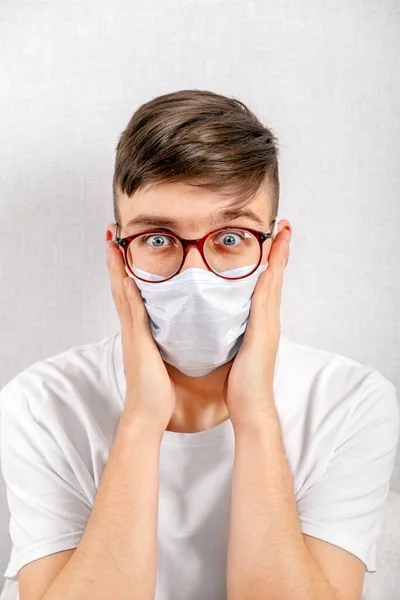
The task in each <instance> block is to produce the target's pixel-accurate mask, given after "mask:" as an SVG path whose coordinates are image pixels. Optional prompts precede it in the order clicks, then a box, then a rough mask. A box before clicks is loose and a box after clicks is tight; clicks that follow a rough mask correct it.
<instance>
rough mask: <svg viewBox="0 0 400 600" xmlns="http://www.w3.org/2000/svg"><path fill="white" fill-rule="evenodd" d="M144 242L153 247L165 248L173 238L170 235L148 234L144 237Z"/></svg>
mask: <svg viewBox="0 0 400 600" xmlns="http://www.w3.org/2000/svg"><path fill="white" fill-rule="evenodd" d="M143 243H145V244H147V245H148V246H150V247H151V248H164V247H165V246H169V245H170V244H171V243H172V240H171V238H170V237H169V236H168V235H160V234H155V235H148V236H145V237H144V239H143Z"/></svg>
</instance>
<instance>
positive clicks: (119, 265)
mask: <svg viewBox="0 0 400 600" xmlns="http://www.w3.org/2000/svg"><path fill="white" fill-rule="evenodd" d="M106 261H107V268H108V275H109V278H110V284H111V293H112V296H113V299H114V304H115V308H116V310H117V313H118V316H119V319H120V322H121V329H122V330H124V329H127V328H128V329H131V328H132V313H131V308H130V304H129V301H128V298H127V296H126V293H125V288H124V279H125V277H126V271H125V266H124V260H123V258H122V255H121V252H120V251H119V250H118V248H117V246H116V245H115V244H114V242H111V241H109V242H108V243H107V248H106Z"/></svg>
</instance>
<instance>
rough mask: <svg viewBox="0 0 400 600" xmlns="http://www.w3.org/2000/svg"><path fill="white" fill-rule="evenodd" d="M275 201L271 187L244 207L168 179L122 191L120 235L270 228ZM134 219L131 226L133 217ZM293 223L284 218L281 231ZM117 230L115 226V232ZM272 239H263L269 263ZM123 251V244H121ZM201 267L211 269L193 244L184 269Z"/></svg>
mask: <svg viewBox="0 0 400 600" xmlns="http://www.w3.org/2000/svg"><path fill="white" fill-rule="evenodd" d="M270 206H271V202H270V198H269V197H268V191H266V190H264V189H262V191H261V190H260V191H259V193H258V194H257V195H256V196H255V198H254V199H253V200H252V201H251V202H249V203H248V204H247V205H246V206H244V207H242V208H236V207H234V206H232V200H231V199H227V198H223V197H222V196H221V195H219V194H218V193H217V192H210V191H209V190H205V189H201V188H196V187H191V186H189V185H187V184H185V183H166V184H160V185H158V186H155V187H154V188H152V189H144V190H139V191H137V192H135V193H134V194H133V196H131V197H130V198H129V197H128V196H126V195H125V194H121V195H120V198H119V209H120V214H121V231H120V236H121V237H126V236H128V235H134V234H136V233H142V232H144V231H147V230H150V229H152V228H166V229H169V230H170V231H172V232H173V233H175V234H177V235H178V236H180V237H182V238H186V239H198V238H201V237H203V236H204V235H206V234H207V233H208V232H209V231H212V230H214V229H217V228H219V227H229V226H231V225H232V226H236V227H249V228H250V229H255V230H258V231H263V232H265V233H266V232H270V231H271V229H272V227H271V210H270ZM132 220H133V221H134V223H132V224H130V225H129V226H128V222H129V221H132ZM288 225H289V227H290V224H289V223H288V222H287V221H285V220H283V221H280V223H279V226H278V231H280V230H281V229H283V227H285V226H288ZM114 233H115V228H114V231H113V235H114ZM271 243H272V242H271V239H268V240H266V241H265V242H264V243H263V255H262V261H261V262H262V263H263V264H265V263H266V261H267V259H268V254H269V252H270V249H271ZM120 250H121V252H122V248H120ZM193 267H197V268H200V269H207V267H206V265H205V264H204V262H203V260H202V258H201V255H200V253H199V252H198V251H197V249H196V248H194V247H191V248H190V249H189V252H188V255H187V257H186V261H185V264H184V265H183V267H182V271H184V270H186V269H188V268H193Z"/></svg>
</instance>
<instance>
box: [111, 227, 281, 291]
mask: <svg viewBox="0 0 400 600" xmlns="http://www.w3.org/2000/svg"><path fill="white" fill-rule="evenodd" d="M275 221H276V219H274V220H273V221H272V222H271V225H272V230H271V231H270V232H269V233H264V232H263V231H257V230H255V229H250V228H249V227H235V226H231V227H219V228H218V229H213V231H210V232H209V233H207V234H206V235H205V236H204V237H202V238H200V239H198V240H186V239H184V238H181V237H179V235H176V233H172V231H169V230H168V229H161V228H158V229H157V228H155V229H149V230H148V231H142V232H141V233H136V234H135V235H128V236H127V237H124V238H120V237H119V235H118V232H119V225H118V223H116V226H117V227H116V235H115V242H116V244H118V246H121V248H122V249H123V251H124V260H125V265H126V266H127V267H128V269H129V271H130V272H131V273H132V275H133V276H134V277H137V278H138V279H140V280H141V281H147V282H148V283H163V282H164V281H168V280H169V279H172V278H173V277H175V275H178V273H180V272H181V269H182V267H183V265H184V263H185V260H186V256H187V253H188V251H189V248H190V246H196V248H197V250H198V251H199V252H200V254H201V257H202V259H203V262H204V264H205V265H206V267H207V269H208V270H209V271H212V272H213V273H215V275H218V277H222V279H228V280H229V281H235V280H236V279H244V278H245V277H249V275H251V274H252V273H254V271H256V270H257V268H258V267H259V265H260V263H261V259H262V245H263V243H264V242H265V241H266V240H268V239H269V238H271V237H272V233H273V227H274V224H275ZM232 230H238V231H248V232H249V233H252V234H253V235H254V237H255V238H257V240H258V243H259V244H260V258H259V260H258V263H257V265H256V266H255V267H254V269H253V270H252V271H251V272H250V273H247V275H241V276H240V277H224V276H223V275H220V274H219V273H217V272H216V271H214V269H212V267H210V265H209V264H208V262H207V259H206V257H205V255H204V244H205V243H206V241H207V239H208V238H209V237H210V235H212V234H213V233H216V232H217V231H232ZM157 233H165V234H166V235H169V236H172V237H174V238H176V239H177V240H179V241H180V243H181V244H182V249H183V256H182V262H181V264H180V266H179V269H178V270H177V271H176V272H175V273H174V274H173V275H171V276H170V277H167V278H166V279H162V280H161V281H153V280H149V279H143V277H139V276H138V275H135V273H134V272H133V271H132V269H131V268H130V266H129V264H128V258H127V251H128V246H129V244H130V243H131V242H132V241H133V240H134V239H135V238H137V237H140V236H141V235H152V234H157Z"/></svg>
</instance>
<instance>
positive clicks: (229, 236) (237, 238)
mask: <svg viewBox="0 0 400 600" xmlns="http://www.w3.org/2000/svg"><path fill="white" fill-rule="evenodd" d="M221 239H222V245H223V246H237V245H238V244H239V243H240V242H242V241H243V239H244V238H243V235H241V234H239V233H238V232H236V231H227V232H224V233H223V234H222V235H221V236H220V237H219V238H218V240H217V242H218V244H220V243H221V241H220V240H221Z"/></svg>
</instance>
